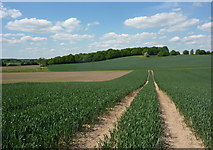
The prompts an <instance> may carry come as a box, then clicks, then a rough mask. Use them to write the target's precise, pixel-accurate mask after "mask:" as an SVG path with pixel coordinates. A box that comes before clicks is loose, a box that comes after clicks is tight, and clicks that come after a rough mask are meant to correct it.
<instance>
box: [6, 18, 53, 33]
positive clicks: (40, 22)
mask: <svg viewBox="0 0 213 150" xmlns="http://www.w3.org/2000/svg"><path fill="white" fill-rule="evenodd" d="M51 27H52V23H51V22H50V21H47V20H45V19H36V18H29V19H28V18H25V19H21V20H15V21H10V22H8V23H7V25H6V28H7V29H10V30H16V31H23V32H36V33H46V32H50V30H51Z"/></svg>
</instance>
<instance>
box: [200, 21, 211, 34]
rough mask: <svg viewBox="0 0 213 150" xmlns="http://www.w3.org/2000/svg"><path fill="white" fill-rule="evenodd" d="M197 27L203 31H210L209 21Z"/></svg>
mask: <svg viewBox="0 0 213 150" xmlns="http://www.w3.org/2000/svg"><path fill="white" fill-rule="evenodd" d="M197 28H198V29H200V30H203V31H207V32H211V22H208V23H204V24H203V25H201V26H198V27H197Z"/></svg>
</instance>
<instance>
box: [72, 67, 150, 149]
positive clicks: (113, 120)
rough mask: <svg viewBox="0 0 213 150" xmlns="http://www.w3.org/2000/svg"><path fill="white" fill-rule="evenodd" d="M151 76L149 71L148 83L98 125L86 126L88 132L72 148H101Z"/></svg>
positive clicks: (83, 133)
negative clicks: (101, 143)
mask: <svg viewBox="0 0 213 150" xmlns="http://www.w3.org/2000/svg"><path fill="white" fill-rule="evenodd" d="M149 76H150V71H148V75H147V79H146V82H145V83H144V84H143V85H142V86H141V87H139V88H138V89H136V90H134V91H132V92H131V93H130V94H128V95H127V96H125V97H124V98H123V99H122V100H121V101H120V102H118V103H117V104H116V105H115V106H114V107H113V108H109V111H108V112H107V113H106V114H104V115H102V116H100V117H99V122H98V123H97V124H95V125H94V126H92V127H90V125H84V126H86V127H87V130H88V132H82V133H79V134H78V135H77V138H76V139H75V140H74V142H73V143H72V145H73V147H72V148H99V147H100V146H101V145H100V143H99V142H100V141H103V140H104V138H105V137H106V136H107V137H109V138H110V131H112V130H113V129H114V128H115V127H116V124H117V123H118V120H119V119H120V117H121V116H122V115H123V114H124V113H125V111H126V109H127V108H128V107H129V106H130V105H131V102H132V101H133V100H134V98H135V96H136V95H137V94H138V93H139V92H140V91H141V90H142V89H143V88H144V87H145V86H146V85H147V84H148V82H149V81H148V79H149Z"/></svg>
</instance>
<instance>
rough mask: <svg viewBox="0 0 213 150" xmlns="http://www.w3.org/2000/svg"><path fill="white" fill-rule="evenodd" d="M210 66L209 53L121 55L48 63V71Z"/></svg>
mask: <svg viewBox="0 0 213 150" xmlns="http://www.w3.org/2000/svg"><path fill="white" fill-rule="evenodd" d="M196 67H211V55H194V56H171V57H151V59H150V58H144V57H135V56H131V57H122V58H117V59H111V60H106V61H100V62H90V63H77V64H63V65H49V66H48V69H49V70H50V71H90V70H138V69H143V70H147V69H153V70H156V69H174V68H192V69H193V68H196Z"/></svg>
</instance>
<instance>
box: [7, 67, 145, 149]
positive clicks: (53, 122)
mask: <svg viewBox="0 0 213 150" xmlns="http://www.w3.org/2000/svg"><path fill="white" fill-rule="evenodd" d="M146 76H147V73H146V72H145V71H134V72H132V73H130V74H127V75H125V76H123V77H120V78H117V79H114V80H111V81H105V82H90V83H82V82H79V83H78V82H75V83H16V84H3V99H4V101H3V137H4V139H3V146H4V148H11V147H13V148H30V147H31V148H36V147H37V148H38V147H43V148H50V147H57V146H59V145H60V144H62V145H63V143H66V145H69V144H70V142H71V139H72V138H73V137H74V136H75V133H76V132H77V131H80V130H81V129H82V125H83V124H85V123H90V124H91V123H94V122H95V121H96V120H97V117H98V116H99V115H100V114H102V113H104V112H105V111H106V108H107V107H112V106H113V105H114V104H115V103H116V102H118V101H119V100H120V99H121V98H122V97H123V96H125V95H127V94H128V93H130V92H131V91H132V90H134V89H136V88H138V87H140V86H141V85H143V83H144V82H145V80H146ZM87 106H90V107H87Z"/></svg>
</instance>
